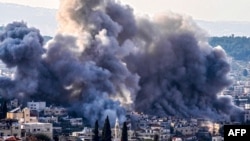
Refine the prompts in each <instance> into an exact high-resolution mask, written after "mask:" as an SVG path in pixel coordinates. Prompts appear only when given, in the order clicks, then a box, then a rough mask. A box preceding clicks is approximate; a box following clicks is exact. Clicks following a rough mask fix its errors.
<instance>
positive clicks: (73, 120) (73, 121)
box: [69, 118, 83, 126]
mask: <svg viewBox="0 0 250 141" xmlns="http://www.w3.org/2000/svg"><path fill="white" fill-rule="evenodd" d="M69 122H70V124H71V125H72V126H82V125H83V121H82V118H70V119H69Z"/></svg>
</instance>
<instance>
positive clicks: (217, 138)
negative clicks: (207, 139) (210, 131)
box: [212, 136, 224, 141]
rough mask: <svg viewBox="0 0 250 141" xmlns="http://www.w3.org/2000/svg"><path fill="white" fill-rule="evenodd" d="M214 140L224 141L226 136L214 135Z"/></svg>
mask: <svg viewBox="0 0 250 141" xmlns="http://www.w3.org/2000/svg"><path fill="white" fill-rule="evenodd" d="M212 141H224V138H223V137H222V136H213V137H212Z"/></svg>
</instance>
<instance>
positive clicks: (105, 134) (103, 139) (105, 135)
mask: <svg viewBox="0 0 250 141" xmlns="http://www.w3.org/2000/svg"><path fill="white" fill-rule="evenodd" d="M127 130H128V129H127V123H126V122H124V123H123V127H122V136H121V141H128V132H127ZM92 140H93V141H111V140H112V132H111V127H110V122H109V117H108V116H107V117H106V119H105V122H104V126H103V129H102V135H101V136H100V135H99V124H98V120H96V122H95V127H94V129H93V137H92Z"/></svg>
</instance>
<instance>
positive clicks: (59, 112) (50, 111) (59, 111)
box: [43, 106, 67, 116]
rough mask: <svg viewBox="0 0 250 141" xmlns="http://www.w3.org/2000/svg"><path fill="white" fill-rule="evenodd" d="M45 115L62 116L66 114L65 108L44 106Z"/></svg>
mask: <svg viewBox="0 0 250 141" xmlns="http://www.w3.org/2000/svg"><path fill="white" fill-rule="evenodd" d="M43 112H44V115H45V116H64V115H67V109H66V108H63V107H52V106H51V107H46V108H44V111H43Z"/></svg>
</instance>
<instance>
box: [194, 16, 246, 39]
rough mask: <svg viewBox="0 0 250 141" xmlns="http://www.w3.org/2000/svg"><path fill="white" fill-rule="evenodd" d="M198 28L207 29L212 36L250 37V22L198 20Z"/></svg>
mask: <svg viewBox="0 0 250 141" xmlns="http://www.w3.org/2000/svg"><path fill="white" fill-rule="evenodd" d="M196 23H197V25H198V26H200V27H202V28H203V29H205V30H206V31H207V32H208V33H209V34H210V36H230V35H232V34H234V35H235V36H246V37H250V22H234V21H218V22H213V21H201V20H196Z"/></svg>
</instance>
